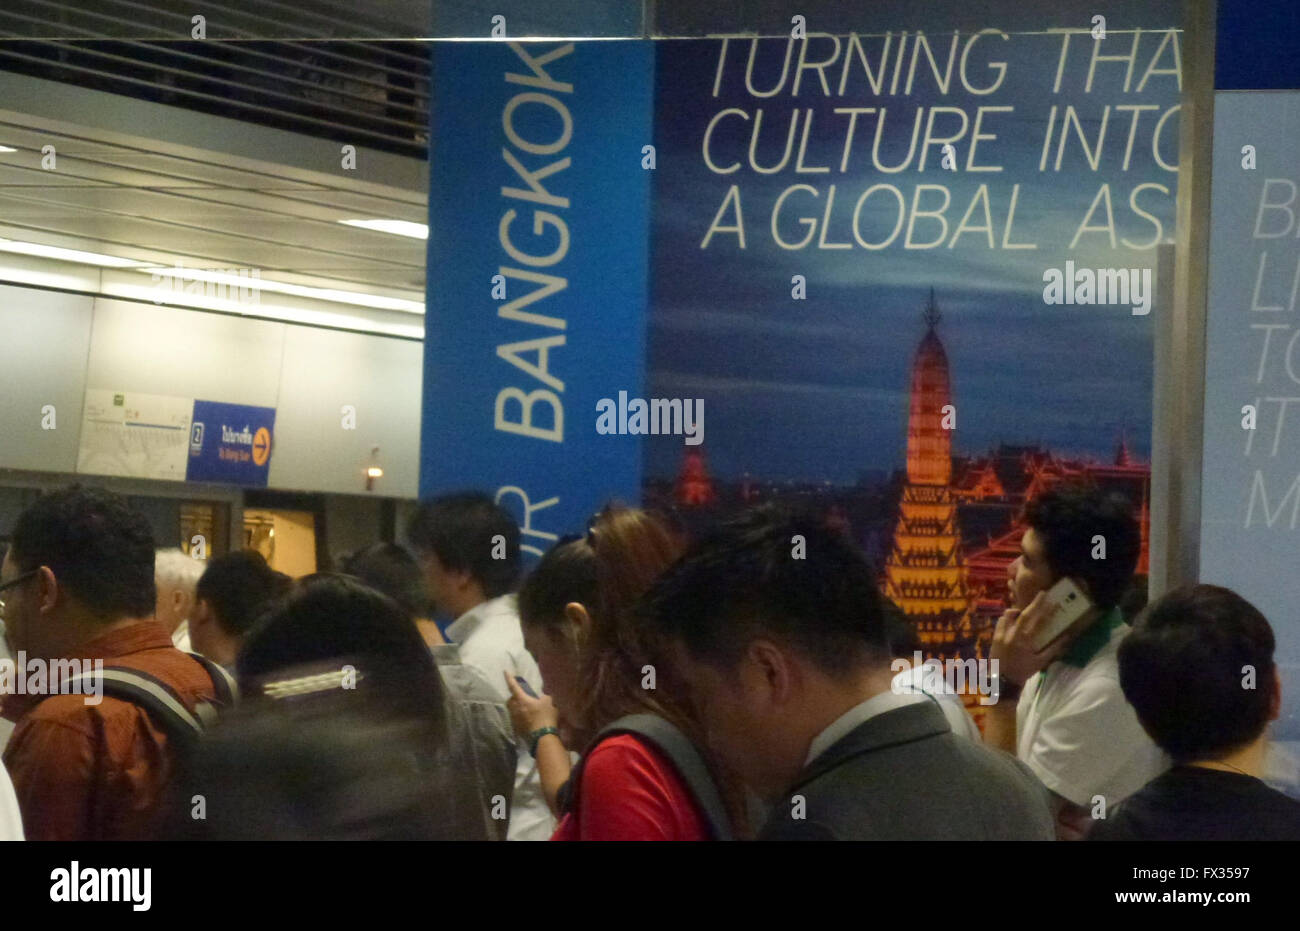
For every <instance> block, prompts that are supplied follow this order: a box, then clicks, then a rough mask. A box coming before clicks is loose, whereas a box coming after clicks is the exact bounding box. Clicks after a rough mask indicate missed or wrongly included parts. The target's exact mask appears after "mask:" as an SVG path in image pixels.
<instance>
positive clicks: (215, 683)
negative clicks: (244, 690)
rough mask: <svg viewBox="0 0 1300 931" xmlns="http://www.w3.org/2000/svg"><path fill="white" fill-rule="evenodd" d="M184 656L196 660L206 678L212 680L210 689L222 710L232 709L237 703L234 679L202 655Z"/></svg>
mask: <svg viewBox="0 0 1300 931" xmlns="http://www.w3.org/2000/svg"><path fill="white" fill-rule="evenodd" d="M186 655H187V656H189V657H190V658H191V659H194V660H197V661H198V664H199V665H200V666H202V667H203V668H204V669H206V670H207V672H208V678H210V679H211V680H212V689H213V691H214V692H215V693H216V695H217V704H219V705H220V706H221V707H222V708H233V707H234V705H235V703H236V702H238V701H239V686H238V685H237V684H236V683H235V677H234V676H232V675H231V674H230V673H229V672H227V671H226V668H225V667H224V666H222V665H221V664H220V663H214V662H213V661H212V660H210V659H208V658H207V657H206V656H204V655H203V654H202V653H187V654H186Z"/></svg>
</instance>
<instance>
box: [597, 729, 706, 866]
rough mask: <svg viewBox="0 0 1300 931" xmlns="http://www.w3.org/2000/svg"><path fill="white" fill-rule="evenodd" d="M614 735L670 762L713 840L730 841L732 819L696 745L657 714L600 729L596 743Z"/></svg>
mask: <svg viewBox="0 0 1300 931" xmlns="http://www.w3.org/2000/svg"><path fill="white" fill-rule="evenodd" d="M614 734H635V735H636V736H637V737H641V738H644V739H645V740H647V741H649V742H650V743H651V744H653V745H654V746H655V747H656V748H657V749H658V750H659V751H660V752H662V753H663V754H664V756H666V757H668V759H669V760H670V761H671V762H672V764H673V768H674V769H676V770H677V774H678V775H679V776H681V777H682V779H683V780H685V781H686V786H687V788H689V789H690V792H691V795H692V796H694V798H695V802H696V804H697V805H699V806H700V810H701V811H702V812H703V813H704V817H705V820H706V821H708V823H709V830H710V832H711V833H712V834H713V839H714V840H731V839H732V836H731V819H730V818H728V817H727V809H726V806H725V805H723V803H722V796H721V794H720V793H719V792H718V787H717V784H716V783H714V781H713V777H712V775H710V773H709V769H708V767H707V766H705V764H704V758H703V757H701V756H700V752H699V751H698V750H697V749H695V744H693V743H691V741H690V738H688V737H687V736H686V735H685V734H683V733H682V732H681V731H680V730H678V728H677V727H676V726H675V725H674V724H672V723H671V722H669V721H667V720H665V719H663V718H661V717H659V716H658V715H656V714H629V715H626V716H625V717H621V718H619V719H618V720H617V721H614V722H612V723H610V724H607V725H606V726H605V727H603V728H601V729H600V732H599V733H597V734H596V740H595V743H599V742H600V741H601V740H603V739H604V738H606V737H610V736H613V735H614Z"/></svg>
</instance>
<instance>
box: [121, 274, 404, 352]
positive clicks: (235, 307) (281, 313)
mask: <svg viewBox="0 0 1300 931" xmlns="http://www.w3.org/2000/svg"><path fill="white" fill-rule="evenodd" d="M103 293H104V294H105V295H106V296H108V297H123V298H128V299H130V300H136V301H141V302H144V301H150V302H152V303H155V304H161V305H165V306H172V307H180V308H183V309H192V310H219V311H224V312H227V313H237V314H240V315H243V316H254V317H261V318H263V319H267V320H283V321H285V322H287V323H302V324H306V325H307V326H314V327H331V328H334V329H345V330H356V331H358V332H362V333H375V334H380V335H386V336H402V337H406V338H408V339H423V338H424V328H423V327H422V326H418V325H414V326H413V325H409V324H399V323H384V322H382V321H378V320H370V319H367V318H365V317H354V316H349V315H348V314H346V313H338V312H332V311H322V310H309V309H305V308H299V307H287V306H284V305H281V304H275V303H272V302H269V301H259V302H258V303H256V304H246V303H242V302H240V301H238V300H230V299H228V298H226V299H223V298H219V297H210V296H208V295H205V294H185V293H183V292H182V293H173V292H168V291H165V290H161V291H160V290H158V288H157V286H156V285H155V286H150V285H144V284H142V285H127V284H120V283H117V282H107V283H105V285H104V287H103Z"/></svg>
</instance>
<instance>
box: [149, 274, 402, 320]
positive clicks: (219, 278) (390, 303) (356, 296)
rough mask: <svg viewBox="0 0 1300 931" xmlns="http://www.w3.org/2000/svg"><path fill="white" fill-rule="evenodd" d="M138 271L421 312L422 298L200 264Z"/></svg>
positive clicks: (180, 283) (181, 288)
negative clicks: (291, 280) (324, 285)
mask: <svg viewBox="0 0 1300 931" xmlns="http://www.w3.org/2000/svg"><path fill="white" fill-rule="evenodd" d="M135 270H136V271H138V272H146V273H149V274H152V275H154V276H155V277H158V278H179V279H180V281H178V282H174V283H173V284H172V286H171V287H172V288H173V289H174V290H177V291H184V288H185V285H184V282H186V281H210V282H212V283H213V284H224V285H230V286H231V287H235V288H242V289H244V290H246V291H270V292H273V293H275V294H290V295H293V296H294V297H306V298H311V299H312V300H317V301H330V302H332V303H335V304H353V305H355V306H357V307H374V308H377V309H379V310H403V311H406V312H407V313H408V314H422V313H424V301H408V300H404V299H403V298H398V297H384V296H382V295H379V294H363V293H361V292H359V291H340V290H338V289H337V288H309V287H307V286H305V285H299V284H289V283H288V282H285V281H270V280H268V279H266V278H257V277H252V276H248V275H234V274H231V273H230V272H214V271H207V270H205V269H202V268H188V267H186V266H168V265H151V266H148V267H143V268H140V267H137V268H136V269H135Z"/></svg>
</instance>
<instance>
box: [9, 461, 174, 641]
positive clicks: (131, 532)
mask: <svg viewBox="0 0 1300 931" xmlns="http://www.w3.org/2000/svg"><path fill="white" fill-rule="evenodd" d="M10 550H11V553H12V558H13V561H14V562H15V563H16V564H17V566H18V568H19V570H21V571H23V572H30V571H31V570H32V569H35V568H37V567H39V566H48V567H49V568H50V570H51V571H52V572H53V573H54V577H55V579H57V580H58V583H59V585H60V586H62V587H64V588H66V589H67V590H68V591H69V592H71V593H72V595H73V596H75V597H76V598H77V600H78V601H80V602H81V603H82V604H84V605H85V606H86V607H87V608H89V609H90V610H91V611H92V612H94V613H95V614H97V615H99V616H100V617H102V618H104V619H105V620H116V619H118V618H123V617H149V616H151V615H152V614H153V611H154V607H155V604H156V601H157V588H156V586H155V583H154V576H153V561H154V538H153V529H152V528H151V527H150V526H149V521H148V519H147V518H146V517H145V516H144V515H143V514H141V513H140V512H139V511H137V510H135V509H134V508H133V507H131V505H130V503H129V502H128V501H127V500H126V498H124V497H122V496H121V495H118V494H114V493H113V492H111V491H107V490H105V489H103V488H91V487H86V486H82V485H72V486H69V487H67V488H62V489H59V490H58V491H53V492H50V493H48V494H44V495H41V496H40V497H39V498H37V499H36V500H35V501H34V502H32V504H31V505H30V506H29V507H28V508H27V509H26V510H25V511H23V513H22V514H21V515H20V516H19V518H18V521H17V523H16V524H15V525H14V532H13V542H12V545H11V547H10Z"/></svg>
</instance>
